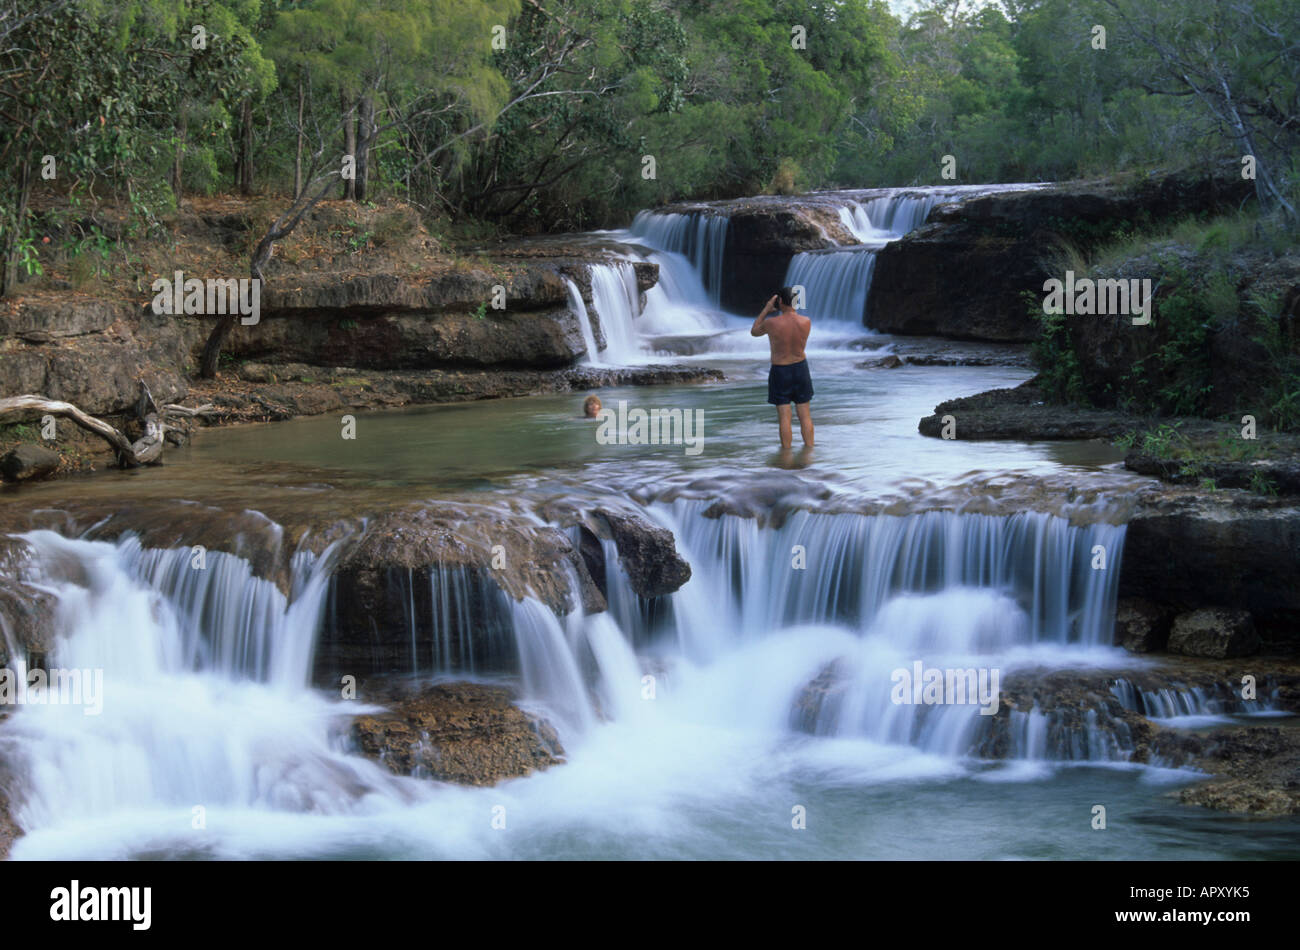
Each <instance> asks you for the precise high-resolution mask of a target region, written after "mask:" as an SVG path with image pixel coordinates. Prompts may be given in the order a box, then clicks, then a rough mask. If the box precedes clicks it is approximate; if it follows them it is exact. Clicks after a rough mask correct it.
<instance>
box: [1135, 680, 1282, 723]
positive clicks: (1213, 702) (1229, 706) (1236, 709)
mask: <svg viewBox="0 0 1300 950" xmlns="http://www.w3.org/2000/svg"><path fill="white" fill-rule="evenodd" d="M1111 693H1112V694H1114V696H1115V698H1116V699H1118V700H1119V701H1120V703H1121V704H1122V705H1123V706H1124V708H1125V709H1128V710H1132V711H1133V712H1137V713H1141V714H1142V715H1144V716H1147V717H1149V718H1151V719H1156V720H1163V721H1166V722H1173V721H1176V720H1183V721H1188V720H1190V721H1196V720H1206V721H1212V720H1224V719H1227V718H1228V717H1229V716H1231V715H1247V716H1258V715H1265V714H1268V713H1272V712H1274V711H1275V710H1276V699H1275V697H1274V696H1272V695H1268V696H1261V697H1259V698H1257V699H1242V698H1241V697H1240V696H1239V695H1237V694H1236V693H1234V692H1233V691H1232V690H1231V689H1230V688H1228V687H1227V686H1226V685H1224V684H1220V685H1219V687H1218V688H1217V689H1215V688H1209V687H1204V686H1181V687H1178V686H1169V687H1163V688H1161V689H1143V688H1142V687H1140V686H1138V685H1136V684H1134V683H1131V682H1130V681H1128V680H1127V679H1123V678H1120V679H1117V680H1116V681H1115V683H1114V685H1113V686H1112V687H1111Z"/></svg>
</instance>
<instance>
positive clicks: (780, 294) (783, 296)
mask: <svg viewBox="0 0 1300 950" xmlns="http://www.w3.org/2000/svg"><path fill="white" fill-rule="evenodd" d="M776 299H777V301H778V302H779V303H780V304H781V309H782V310H787V309H792V308H793V307H794V288H793V287H782V288H781V289H780V290H778V291H777V292H776Z"/></svg>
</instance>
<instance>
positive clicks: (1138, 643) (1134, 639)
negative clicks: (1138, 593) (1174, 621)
mask: <svg viewBox="0 0 1300 950" xmlns="http://www.w3.org/2000/svg"><path fill="white" fill-rule="evenodd" d="M1168 638H1169V612H1168V611H1167V610H1165V609H1164V608H1162V607H1161V606H1159V605H1158V604H1154V603H1152V602H1151V601H1149V600H1145V599H1143V598H1141V597H1130V598H1126V599H1124V600H1121V601H1120V602H1119V604H1118V605H1117V607H1116V610H1115V643H1116V644H1118V645H1119V646H1122V647H1123V648H1124V649H1126V650H1128V651H1129V652H1130V653H1151V652H1153V651H1156V650H1163V649H1164V647H1165V643H1166V641H1167V640H1168Z"/></svg>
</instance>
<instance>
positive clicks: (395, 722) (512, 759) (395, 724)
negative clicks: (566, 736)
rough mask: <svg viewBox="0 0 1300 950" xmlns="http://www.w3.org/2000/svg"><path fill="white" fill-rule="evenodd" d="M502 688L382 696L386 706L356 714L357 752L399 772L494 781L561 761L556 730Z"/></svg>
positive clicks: (464, 686) (463, 686) (470, 686)
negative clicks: (374, 712) (379, 710)
mask: <svg viewBox="0 0 1300 950" xmlns="http://www.w3.org/2000/svg"><path fill="white" fill-rule="evenodd" d="M512 699H513V696H512V694H511V691H510V690H509V689H508V688H506V687H504V686H489V685H485V684H482V683H447V684H441V685H438V686H430V687H425V688H424V689H422V690H419V691H418V692H415V693H406V694H402V693H400V692H398V693H396V694H394V695H390V696H389V697H387V698H384V697H383V696H382V694H381V695H379V696H375V695H367V696H365V700H366V701H367V702H383V703H384V704H385V705H387V706H388V712H385V713H377V714H371V715H364V716H358V717H357V718H356V719H355V720H354V721H353V724H352V738H353V740H354V741H355V742H356V744H357V747H358V748H359V750H360V751H361V752H362V753H363V754H365V755H367V756H369V757H370V758H372V759H374V760H376V761H377V762H379V763H380V764H382V765H383V766H385V767H386V768H388V769H389V770H390V771H392V772H393V773H394V774H396V775H406V776H412V777H415V778H432V779H437V780H438V781H443V782H456V783H458V784H461V785H495V784H496V783H497V782H500V781H502V780H504V779H509V778H517V777H520V776H525V775H531V774H532V773H533V772H534V771H535V770H537V769H546V768H549V767H551V766H552V765H558V764H561V763H563V762H564V759H563V755H564V749H563V747H562V746H561V745H560V741H559V737H558V736H557V735H556V732H555V729H554V728H552V727H551V725H550V723H548V722H547V721H546V720H544V719H539V718H538V717H536V716H533V715H531V714H529V713H526V712H524V711H523V710H521V709H519V708H518V707H517V706H515V705H514V704H513V702H512Z"/></svg>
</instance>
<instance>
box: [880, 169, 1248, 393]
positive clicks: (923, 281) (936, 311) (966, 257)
mask: <svg viewBox="0 0 1300 950" xmlns="http://www.w3.org/2000/svg"><path fill="white" fill-rule="evenodd" d="M1249 184H1250V183H1249V182H1241V181H1240V180H1234V179H1233V178H1232V176H1231V175H1227V174H1224V175H1216V174H1208V175H1206V176H1204V177H1202V178H1200V179H1191V178H1188V177H1187V176H1178V175H1172V176H1168V177H1166V178H1152V179H1150V180H1148V181H1145V182H1142V183H1141V184H1140V185H1138V186H1137V187H1133V188H1128V189H1121V188H1119V187H1116V186H1115V185H1114V184H1111V183H1105V182H1101V183H1096V182H1092V183H1089V182H1068V183H1064V184H1061V185H1057V186H1055V187H1052V188H1044V189H1041V190H1035V191H1023V192H1008V193H1001V194H992V195H986V196H984V197H980V198H973V199H970V200H969V201H965V202H962V203H960V204H956V205H951V206H947V207H940V208H936V209H935V210H934V211H933V212H932V213H931V216H930V223H929V224H928V225H926V226H925V227H923V228H920V229H918V230H917V231H915V232H913V233H912V234H910V235H908V236H906V237H904V238H903V239H902V240H900V241H896V242H894V243H892V244H889V245H887V246H886V247H885V248H884V249H882V250H881V251H880V253H879V254H878V255H877V257H876V267H875V273H874V275H873V277H872V281H871V291H870V294H869V297H868V300H867V325H868V326H870V327H871V328H872V329H874V330H880V331H882V332H886V333H899V334H926V335H929V334H937V335H941V336H948V337H953V338H956V339H966V340H992V341H1025V342H1027V341H1031V340H1033V339H1035V338H1036V337H1037V336H1038V323H1037V321H1036V320H1035V319H1034V318H1033V317H1032V316H1031V314H1030V311H1029V307H1028V305H1027V304H1026V302H1025V300H1024V298H1023V295H1024V294H1025V293H1026V292H1028V293H1030V294H1032V295H1033V296H1034V297H1035V299H1037V300H1040V301H1041V300H1042V297H1043V282H1044V281H1045V280H1046V279H1047V278H1048V277H1051V276H1056V277H1058V278H1059V277H1063V276H1064V275H1063V274H1055V275H1053V274H1050V273H1048V271H1047V265H1046V264H1045V263H1044V261H1043V258H1044V249H1045V248H1048V247H1051V246H1052V245H1053V243H1054V242H1056V241H1057V239H1058V238H1059V237H1066V238H1068V239H1070V240H1072V241H1074V242H1075V243H1084V244H1086V243H1088V239H1089V238H1091V239H1093V240H1095V239H1096V238H1097V237H1099V236H1103V235H1104V234H1106V233H1107V232H1108V231H1113V230H1114V229H1115V228H1116V227H1117V226H1120V225H1132V224H1133V223H1135V222H1140V223H1144V224H1150V223H1154V222H1156V221H1159V220H1162V219H1167V218H1169V217H1171V216H1175V215H1179V214H1187V213H1191V212H1202V211H1206V210H1208V209H1214V208H1218V207H1227V206H1228V205H1231V204H1233V203H1234V202H1235V201H1237V200H1239V199H1241V198H1244V197H1246V195H1247V194H1248V193H1249V191H1250V189H1249V187H1248V186H1249ZM1243 185H1245V186H1247V187H1242V186H1243ZM1088 319H1093V320H1095V319H1098V318H1088ZM1131 365H1132V364H1131V363H1130V364H1129V368H1131Z"/></svg>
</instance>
